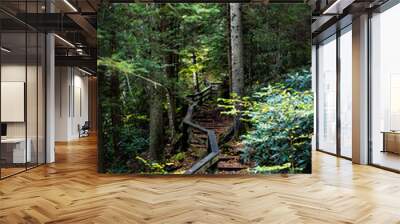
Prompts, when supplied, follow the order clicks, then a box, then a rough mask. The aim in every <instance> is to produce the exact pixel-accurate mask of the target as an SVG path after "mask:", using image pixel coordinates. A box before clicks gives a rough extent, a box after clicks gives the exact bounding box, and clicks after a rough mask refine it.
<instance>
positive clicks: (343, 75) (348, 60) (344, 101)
mask: <svg viewBox="0 0 400 224" xmlns="http://www.w3.org/2000/svg"><path fill="white" fill-rule="evenodd" d="M351 98H352V35H351V26H350V27H348V28H346V29H345V30H344V31H343V34H342V35H341V36H340V123H341V124H340V127H341V129H340V150H341V151H340V152H341V155H342V156H345V157H349V158H351V156H352V148H351V146H352V142H351V141H352V137H351V136H352V125H351V124H352V104H351V103H352V100H351Z"/></svg>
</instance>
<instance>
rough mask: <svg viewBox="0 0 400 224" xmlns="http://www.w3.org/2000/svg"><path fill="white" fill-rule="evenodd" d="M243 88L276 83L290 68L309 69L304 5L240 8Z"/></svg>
mask: <svg viewBox="0 0 400 224" xmlns="http://www.w3.org/2000/svg"><path fill="white" fill-rule="evenodd" d="M242 12H243V16H242V17H243V35H244V36H243V45H244V71H245V74H246V76H247V77H246V81H247V85H255V84H257V83H258V84H260V83H264V84H265V83H267V82H271V81H273V82H280V81H282V78H284V77H282V76H283V75H284V74H286V73H288V72H290V70H291V69H293V68H298V67H302V66H305V65H311V54H310V52H311V44H310V39H311V32H310V30H311V27H310V24H311V13H310V8H309V6H307V5H306V4H243V9H242Z"/></svg>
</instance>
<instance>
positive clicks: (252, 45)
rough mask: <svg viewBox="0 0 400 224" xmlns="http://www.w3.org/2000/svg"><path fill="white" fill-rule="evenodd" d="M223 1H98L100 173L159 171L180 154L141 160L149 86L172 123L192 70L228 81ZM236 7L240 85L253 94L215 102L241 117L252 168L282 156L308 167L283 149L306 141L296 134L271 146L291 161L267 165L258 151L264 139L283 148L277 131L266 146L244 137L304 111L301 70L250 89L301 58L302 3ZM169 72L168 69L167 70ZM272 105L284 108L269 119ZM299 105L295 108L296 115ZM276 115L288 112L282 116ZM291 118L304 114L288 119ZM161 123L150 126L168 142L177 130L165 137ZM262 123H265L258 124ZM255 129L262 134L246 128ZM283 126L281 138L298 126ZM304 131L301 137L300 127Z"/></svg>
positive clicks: (179, 115) (304, 33)
mask: <svg viewBox="0 0 400 224" xmlns="http://www.w3.org/2000/svg"><path fill="white" fill-rule="evenodd" d="M227 6H228V5H227V4H207V3H204V4H201V3H200V4H188V3H182V4H170V3H165V4H152V3H149V4H111V3H108V1H102V6H101V7H100V9H99V13H98V32H97V33H98V38H97V39H98V46H99V49H98V53H99V58H98V74H99V76H98V77H99V102H100V103H99V104H100V105H99V107H100V112H101V122H102V123H101V127H102V130H101V131H102V145H103V152H104V161H105V164H104V167H105V168H106V169H107V171H109V172H116V173H122V172H135V173H137V172H140V173H146V172H155V173H165V172H169V171H170V170H169V169H170V168H171V166H176V164H178V165H179V164H182V163H184V162H185V159H187V158H185V154H184V153H177V154H174V155H169V156H170V157H169V158H165V159H166V160H165V161H167V162H165V161H157V162H154V161H151V160H150V159H149V155H148V151H149V150H148V149H149V141H150V140H149V135H150V134H149V133H150V131H149V129H150V127H149V126H150V125H149V123H150V122H149V119H150V117H151V116H150V110H149V108H151V106H152V104H151V102H150V101H149V99H150V98H151V97H152V96H153V95H152V94H154V92H155V91H153V90H154V89H158V88H159V89H161V91H158V92H159V93H158V94H160V95H162V96H161V97H160V101H161V103H162V107H160V108H162V111H161V112H162V113H159V114H163V115H164V116H165V117H168V116H167V113H168V112H169V111H168V109H169V105H171V104H170V102H169V101H168V99H167V97H166V95H167V93H168V94H170V95H168V96H173V97H174V102H175V103H176V105H175V112H176V123H177V124H179V123H180V122H181V121H182V119H183V116H184V113H185V110H186V108H187V102H186V100H185V99H184V98H185V96H186V95H187V94H192V93H193V89H194V88H193V87H194V81H193V74H198V77H199V82H200V84H201V85H204V82H205V80H207V81H208V82H213V81H226V83H227V80H228V79H229V78H228V77H229V76H228V74H229V65H228V62H229V60H228V58H229V52H228V49H229V36H230V34H229V26H228V24H229V20H228V18H229V16H228V10H227V9H228V7H227ZM242 12H243V16H242V20H243V21H242V22H243V43H244V57H243V58H244V71H245V74H246V82H247V83H246V87H253V89H256V90H257V91H256V92H255V93H254V95H253V96H252V97H244V98H239V97H237V96H236V95H231V98H230V99H221V100H220V101H219V103H220V104H221V107H224V109H225V110H226V112H225V113H226V114H229V115H232V116H236V115H240V116H241V119H242V120H244V121H247V122H248V124H249V125H250V126H251V127H252V128H253V131H252V132H249V134H248V135H246V136H247V137H244V140H245V141H246V142H247V144H246V150H245V152H244V154H243V158H245V159H255V160H256V161H257V163H258V165H259V166H260V167H259V168H258V170H255V171H254V172H274V171H271V170H268V169H270V168H265V169H264V166H269V165H271V164H272V165H278V166H279V167H281V166H283V165H284V164H286V163H287V162H289V163H291V164H294V165H293V166H296V167H303V168H304V167H305V168H304V170H307V169H308V168H307V165H304V164H303V163H301V162H292V161H294V160H296V161H300V159H297V158H303V157H304V159H305V156H303V157H301V156H300V153H297V154H296V156H295V157H296V158H292V157H293V156H289V155H292V154H290V153H289V151H290V150H292V151H293V149H294V148H301V147H305V146H303V145H299V144H303V142H305V140H304V141H303V140H302V139H294V138H293V139H291V140H292V144H291V145H290V147H291V149H290V150H289V149H287V150H286V149H285V150H286V151H285V150H283V151H285V153H286V154H285V153H283V152H280V153H282V155H283V158H286V157H290V158H287V159H283V160H282V161H275V162H274V163H271V164H269V163H267V162H266V161H267V160H266V159H264V157H268V156H272V151H273V148H274V147H273V146H274V145H276V147H277V146H278V145H279V146H280V147H283V148H285V147H286V146H282V144H283V143H281V142H279V139H278V138H277V137H272V136H270V138H271V139H272V140H271V141H273V142H274V143H266V141H267V140H265V139H264V140H265V141H264V142H263V143H261V142H260V143H259V142H252V136H253V137H254V136H256V135H263V136H264V137H265V136H267V135H265V133H263V132H270V134H272V133H277V132H278V131H275V129H278V126H279V125H278V124H275V123H273V122H270V121H269V120H270V119H275V118H276V119H278V120H279V119H280V120H279V122H283V123H285V124H289V123H292V124H293V125H305V124H303V123H301V121H303V122H305V120H306V119H305V118H304V119H303V117H305V116H308V115H307V114H306V112H305V111H306V110H307V109H308V108H306V107H307V106H308V102H305V98H307V97H308V94H309V92H307V90H308V89H309V87H310V86H309V85H310V84H309V83H308V81H307V79H306V78H304V77H305V73H307V72H306V71H301V72H299V73H298V74H293V75H292V76H289V77H288V82H284V83H282V84H279V85H278V84H277V85H274V86H271V87H265V88H261V87H259V86H265V85H266V84H267V83H268V82H270V81H282V78H283V77H284V76H283V75H282V74H284V73H286V72H288V71H290V69H292V68H295V67H299V66H307V65H308V64H310V53H309V52H310V43H309V42H310V35H309V30H310V27H309V23H310V22H309V21H307V20H309V16H310V15H308V13H309V10H308V8H307V6H304V5H270V4H269V5H267V6H266V5H255V4H243V10H242ZM193 56H195V59H196V60H195V61H196V63H194V60H193ZM171 70H173V72H168V71H171ZM285 78H286V77H285ZM285 88H287V89H286V90H285ZM248 89H251V88H248ZM226 92H228V88H227V89H226ZM271 94H272V95H273V94H275V96H272V95H271ZM270 95H271V96H270ZM311 100H312V99H311ZM296 104H297V105H296ZM279 105H280V107H279ZM303 107H304V108H303ZM279 110H285V112H284V113H285V114H282V115H281V116H278V115H279V112H278V111H279ZM301 111H303V112H304V114H299V113H300V112H301ZM296 113H297V114H296ZM284 115H288V116H289V118H287V120H285V118H283V116H284ZM295 116H300V117H301V116H303V117H301V118H300V120H296V119H295V118H294V117H295ZM290 119H292V120H290ZM163 122H164V123H162V122H160V124H159V128H160V129H162V131H163V133H165V136H166V137H165V139H163V140H164V142H165V143H166V144H167V145H175V143H176V142H178V140H177V139H179V138H178V137H179V136H181V133H179V130H175V131H176V132H177V133H175V136H174V137H172V138H171V139H170V138H169V134H170V133H172V131H170V130H169V129H170V126H169V123H168V120H167V119H164V121H163ZM307 124H308V123H307ZM268 125H269V126H271V125H272V126H274V127H272V126H271V127H269V126H268ZM177 126H178V125H177ZM264 126H268V128H265V130H264V129H261V127H264ZM259 128H260V130H261V131H263V132H262V133H257V132H254V131H256V130H258V129H259ZM304 128H306V126H304ZM176 129H177V128H176ZM286 129H287V132H288V133H287V134H286V135H287V136H286V137H288V138H289V137H290V136H291V135H295V136H296V135H297V134H298V133H297V132H300V130H299V129H298V128H295V127H290V126H288V125H287V126H286ZM152 130H153V129H152ZM273 131H275V132H273ZM304 131H305V132H304V133H305V135H307V133H308V132H307V131H308V129H307V130H304ZM284 133H285V132H283V133H281V135H284ZM282 138H283V137H282ZM282 141H283V140H282ZM269 144H272V145H269ZM263 147H264V148H268V150H265V151H266V153H264V154H268V156H265V155H264V154H263V153H261V152H262V150H261V149H262V148H263ZM290 147H289V146H287V147H286V148H290ZM270 148H272V149H270ZM165 151H167V150H165ZM298 151H299V152H300V151H301V150H298ZM166 154H167V153H166ZM285 156H286V157H285ZM273 159H275V160H276V158H275V157H273ZM268 161H272V160H268ZM168 162H169V163H168ZM171 163H173V165H171ZM265 170H267V171H265Z"/></svg>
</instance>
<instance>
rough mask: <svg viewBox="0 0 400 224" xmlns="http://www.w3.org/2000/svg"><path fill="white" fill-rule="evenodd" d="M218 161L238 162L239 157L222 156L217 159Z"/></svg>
mask: <svg viewBox="0 0 400 224" xmlns="http://www.w3.org/2000/svg"><path fill="white" fill-rule="evenodd" d="M219 160H220V161H227V160H236V161H239V160H240V156H228V155H222V156H220V157H219Z"/></svg>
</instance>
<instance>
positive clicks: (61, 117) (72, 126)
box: [55, 67, 89, 141]
mask: <svg viewBox="0 0 400 224" xmlns="http://www.w3.org/2000/svg"><path fill="white" fill-rule="evenodd" d="M55 85H56V91H55V108H56V109H55V123H56V131H55V140H56V141H70V140H74V139H77V138H79V132H78V125H81V126H82V125H83V124H84V123H85V121H87V120H88V119H89V115H88V78H87V77H86V76H84V73H82V72H80V71H79V70H78V69H76V68H72V67H56V83H55Z"/></svg>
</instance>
